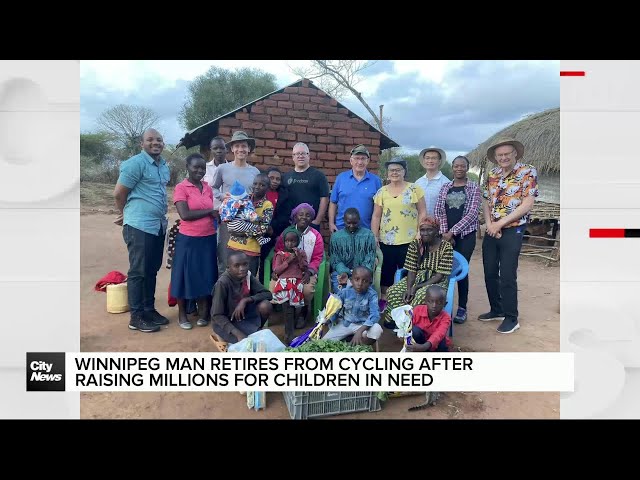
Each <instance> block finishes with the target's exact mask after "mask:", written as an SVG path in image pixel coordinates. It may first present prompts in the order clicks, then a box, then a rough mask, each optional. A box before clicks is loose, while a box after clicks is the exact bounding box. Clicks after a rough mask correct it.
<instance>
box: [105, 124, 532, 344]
mask: <svg viewBox="0 0 640 480" xmlns="http://www.w3.org/2000/svg"><path fill="white" fill-rule="evenodd" d="M141 146H142V152H141V153H140V154H138V155H136V156H134V157H132V158H130V159H129V160H127V161H125V162H123V163H122V165H121V169H120V177H119V179H118V183H117V185H116V188H115V198H116V206H117V208H118V209H119V210H120V211H122V212H123V219H122V224H123V237H124V241H125V243H126V245H127V248H128V252H129V263H130V268H129V272H128V282H127V285H128V293H129V304H130V309H131V320H130V323H129V328H131V329H132V330H139V331H142V332H154V331H158V330H159V329H160V327H161V326H162V325H166V324H167V323H169V320H168V319H167V318H165V317H163V316H162V315H160V314H159V313H158V312H157V311H156V309H155V286H156V275H157V272H158V270H159V268H160V265H161V263H162V255H163V246H164V238H165V234H166V231H167V219H166V214H167V190H166V186H167V183H168V181H169V169H168V167H167V165H166V162H165V161H164V159H163V158H162V156H161V153H162V150H163V148H164V142H163V139H162V136H161V135H160V134H159V133H158V132H157V131H156V130H154V129H149V130H147V131H146V132H145V133H144V135H143V139H142V144H141ZM254 149H255V140H254V139H252V138H250V137H249V136H248V135H247V134H246V133H245V132H242V131H236V132H234V133H233V136H232V138H231V140H230V141H228V142H226V141H225V140H224V138H222V137H215V138H213V139H212V140H211V143H210V152H211V156H210V159H209V161H207V159H205V158H204V157H203V156H202V155H201V154H198V153H194V154H191V155H189V156H188V157H187V158H186V170H187V177H186V178H185V179H184V180H183V181H182V182H180V183H179V184H178V185H176V187H175V190H174V195H173V204H174V205H175V207H176V210H177V213H178V215H179V216H180V226H179V233H178V234H177V236H176V241H175V257H174V259H173V262H172V270H171V288H170V290H171V295H172V296H173V297H175V298H176V299H177V301H178V310H179V314H178V324H179V325H180V326H181V327H182V328H184V329H191V328H192V327H193V325H192V324H191V322H190V320H189V318H188V308H187V305H188V303H189V302H192V303H193V302H195V304H196V305H197V315H198V320H197V322H196V325H198V326H206V325H208V324H209V322H212V328H213V331H214V335H215V336H216V337H217V338H218V339H220V340H221V341H224V342H227V343H234V342H237V341H239V340H241V339H242V338H244V337H246V336H247V335H250V334H251V333H253V332H255V331H257V330H258V329H260V328H262V327H263V326H264V324H265V322H266V321H267V320H268V318H269V315H271V313H272V311H273V305H274V304H280V305H282V306H283V310H284V317H285V336H286V338H285V341H286V342H287V343H288V342H290V341H291V340H292V338H293V335H294V330H295V329H296V328H303V327H304V326H305V324H306V323H307V322H308V320H309V319H310V316H311V314H312V309H311V308H310V306H311V303H312V301H313V297H314V292H315V287H316V284H317V281H318V278H317V275H318V271H319V266H320V264H321V263H322V262H323V261H325V258H326V257H328V264H329V265H330V283H331V290H332V292H333V293H334V294H336V295H338V296H339V297H340V298H341V300H342V303H343V307H342V309H341V310H340V311H339V313H338V314H337V317H338V318H337V319H338V321H337V322H334V324H333V326H332V327H331V329H330V330H329V332H328V333H327V334H326V335H325V337H324V338H329V339H344V338H346V337H352V340H351V341H352V342H354V343H358V344H359V343H366V344H371V343H373V342H375V341H376V340H377V339H378V338H380V335H381V334H382V331H383V330H382V328H381V325H380V323H382V324H383V325H385V326H388V327H391V328H393V327H394V324H393V321H392V318H391V311H392V310H393V309H394V308H396V307H398V306H401V305H405V304H409V305H412V306H413V307H415V313H416V315H417V316H415V318H414V326H415V327H416V328H418V330H419V331H415V332H413V333H414V339H415V341H416V343H417V345H419V346H416V347H412V348H413V349H415V350H420V349H426V350H438V349H442V348H444V345H445V340H446V338H445V336H446V331H447V330H448V326H449V325H450V323H451V321H452V319H451V318H450V317H449V315H448V314H447V313H446V311H443V307H444V304H445V303H446V294H447V289H448V286H449V276H450V274H451V271H452V268H453V254H454V251H457V252H459V253H460V254H461V255H462V256H463V257H464V258H466V260H467V261H470V259H471V255H472V253H473V251H474V249H475V246H476V232H477V230H478V228H479V221H478V218H479V212H480V208H481V207H480V204H481V201H482V200H481V196H482V197H483V198H484V201H482V208H483V212H484V218H485V220H486V225H487V228H486V235H485V237H484V241H483V249H482V250H483V263H484V272H485V283H486V289H487V295H488V297H489V304H490V311H489V312H488V313H486V314H482V315H480V316H479V317H478V319H479V320H482V321H491V320H498V319H499V320H502V322H501V324H500V326H499V327H498V329H497V330H498V332H501V333H511V332H514V331H515V330H517V329H518V328H519V323H518V310H517V305H518V304H517V266H518V256H519V252H520V247H521V245H522V235H523V233H524V228H525V225H526V223H527V220H528V212H529V211H530V210H531V208H532V206H533V203H534V199H535V197H536V196H537V192H538V191H537V174H536V170H535V168H534V167H533V166H531V165H526V164H523V163H520V162H518V160H520V159H521V158H522V156H523V154H524V146H523V145H522V144H521V143H520V142H518V141H516V140H513V139H505V140H503V141H500V142H497V143H495V144H494V145H492V146H491V147H490V148H489V149H488V151H487V157H488V158H489V160H490V161H492V162H494V163H495V164H496V167H495V168H493V169H492V170H491V171H490V172H489V173H488V179H487V182H486V184H485V185H484V188H482V189H481V188H480V187H479V186H478V184H477V183H475V182H473V181H471V180H470V179H469V178H468V176H467V173H468V171H469V160H468V159H467V158H466V157H464V156H459V157H456V158H455V159H454V160H453V162H452V167H453V169H452V170H453V177H454V178H453V179H452V180H450V179H448V178H447V177H446V176H445V175H444V174H443V173H442V172H441V167H442V165H443V163H444V162H445V161H446V154H445V152H444V150H442V149H440V148H435V147H429V148H425V149H424V150H422V152H420V156H419V157H420V161H421V163H422V165H423V167H424V168H425V174H424V176H422V177H421V178H420V179H418V180H417V181H416V182H415V183H411V182H408V181H406V180H405V177H406V174H407V172H408V169H407V163H406V161H405V160H403V159H402V158H393V159H391V160H390V161H388V162H386V164H385V167H386V172H387V178H386V182H385V184H384V185H383V182H382V180H381V178H380V177H379V176H377V175H375V174H373V173H371V172H370V171H368V169H367V165H368V163H369V160H370V158H371V155H370V153H369V151H368V150H367V148H366V147H365V146H364V145H357V146H356V147H354V148H353V149H352V150H351V156H350V163H351V167H352V168H351V170H348V171H345V172H342V173H340V174H339V175H338V176H337V178H336V181H335V184H334V185H333V188H332V189H331V190H330V188H329V184H328V182H327V178H326V177H325V175H324V174H323V173H322V171H321V170H319V169H316V168H314V167H312V166H311V165H310V155H309V147H308V146H307V145H306V144H304V143H297V144H296V145H295V146H294V147H293V151H292V158H293V163H294V169H293V170H292V171H289V172H286V173H283V172H281V171H280V170H279V169H277V168H275V167H272V168H269V169H268V170H266V171H264V172H261V171H259V170H258V169H257V168H256V167H254V166H252V165H250V164H249V163H248V162H247V160H248V158H249V155H250V153H251V152H252V151H253V150H254ZM229 151H230V152H231V153H232V154H233V160H232V161H227V152H229ZM327 213H328V220H329V229H330V231H331V237H330V241H329V251H328V255H325V246H324V241H323V238H322V235H321V234H320V225H321V223H322V221H323V219H325V216H326V215H327ZM272 251H273V255H272V258H273V260H272V261H273V263H272V268H271V272H272V275H271V278H264V271H265V261H266V259H267V258H271V257H270V253H271V252H272ZM399 269H404V270H405V271H406V276H404V277H403V278H402V279H400V280H399V281H397V280H396V274H397V271H398V270H399ZM219 272H223V273H222V274H220V275H219ZM374 272H378V274H379V284H378V282H377V281H376V275H375V274H374ZM265 285H269V288H266V287H265ZM458 285H459V300H458V309H457V312H456V314H455V316H454V318H453V321H454V322H456V323H464V322H465V321H466V319H467V300H468V291H469V287H468V285H469V283H468V277H467V278H465V279H464V280H461V281H460V282H459V283H458ZM378 292H380V295H379V294H378ZM380 296H381V297H382V299H383V302H380V301H379V300H380V298H379V297H380ZM418 317H419V318H421V319H422V320H419V319H418ZM381 320H382V322H381ZM420 332H422V333H420ZM425 346H426V347H425Z"/></svg>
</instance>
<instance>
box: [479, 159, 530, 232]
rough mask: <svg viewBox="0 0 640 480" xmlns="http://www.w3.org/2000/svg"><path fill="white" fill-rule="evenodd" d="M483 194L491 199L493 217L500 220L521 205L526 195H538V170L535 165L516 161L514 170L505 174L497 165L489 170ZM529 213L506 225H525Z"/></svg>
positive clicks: (494, 219) (487, 198)
mask: <svg viewBox="0 0 640 480" xmlns="http://www.w3.org/2000/svg"><path fill="white" fill-rule="evenodd" d="M482 196H483V197H484V198H485V199H486V200H488V201H489V206H490V207H491V218H492V219H493V221H496V220H500V219H501V218H504V217H506V216H507V215H509V214H510V213H512V212H513V211H514V210H515V209H516V208H518V207H519V206H520V204H521V203H522V201H523V200H524V199H525V197H537V196H538V171H537V170H536V169H535V167H534V166H533V165H527V164H524V163H516V164H515V165H514V167H513V170H511V172H509V173H508V174H507V175H504V176H503V173H502V169H501V168H500V167H495V168H493V169H491V171H490V172H489V176H488V178H487V182H486V184H485V185H484V188H483V189H482ZM528 221H529V214H526V215H524V216H523V217H522V218H520V219H518V220H515V221H514V222H512V223H510V224H509V225H506V226H505V228H509V227H517V226H520V225H525V224H526V223H527V222H528Z"/></svg>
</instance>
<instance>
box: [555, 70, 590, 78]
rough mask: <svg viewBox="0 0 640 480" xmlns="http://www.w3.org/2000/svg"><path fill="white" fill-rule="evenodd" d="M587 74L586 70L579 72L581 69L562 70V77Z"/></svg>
mask: <svg viewBox="0 0 640 480" xmlns="http://www.w3.org/2000/svg"><path fill="white" fill-rule="evenodd" d="M585 75H586V72H579V71H568V70H565V71H562V72H560V76H561V77H584V76H585Z"/></svg>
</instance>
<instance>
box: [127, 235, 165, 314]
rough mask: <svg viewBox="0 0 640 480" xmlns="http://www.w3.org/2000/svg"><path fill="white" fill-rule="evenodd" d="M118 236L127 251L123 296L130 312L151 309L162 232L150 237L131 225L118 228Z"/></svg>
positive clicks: (152, 307) (160, 264)
mask: <svg viewBox="0 0 640 480" xmlns="http://www.w3.org/2000/svg"><path fill="white" fill-rule="evenodd" d="M122 237H123V238H124V242H125V243H126V244H127V249H128V250H129V273H128V279H127V293H128V295H129V308H130V309H131V313H132V314H133V313H142V312H145V311H146V312H149V311H152V310H154V309H155V294H156V277H157V275H158V270H160V267H161V266H162V254H163V251H164V237H165V232H163V231H162V227H160V231H159V232H158V235H151V234H150V233H146V232H143V231H142V230H138V229H137V228H134V227H132V226H131V225H125V226H124V227H123V228H122Z"/></svg>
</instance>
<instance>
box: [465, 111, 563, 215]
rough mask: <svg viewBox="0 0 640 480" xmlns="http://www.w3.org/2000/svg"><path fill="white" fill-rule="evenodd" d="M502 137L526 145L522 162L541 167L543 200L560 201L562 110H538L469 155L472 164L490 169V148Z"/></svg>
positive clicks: (540, 182) (539, 181) (540, 180)
mask: <svg viewBox="0 0 640 480" xmlns="http://www.w3.org/2000/svg"><path fill="white" fill-rule="evenodd" d="M501 137H512V138H515V139H516V140H519V141H520V142H522V144H523V145H524V148H525V152H524V157H523V159H522V160H521V161H523V162H526V163H530V164H532V165H533V166H535V167H536V169H537V170H538V184H539V188H540V197H538V200H539V201H542V202H548V203H554V204H559V203H560V109H559V108H552V109H550V110H545V111H544V112H540V113H535V114H533V115H529V116H528V117H526V118H524V119H522V120H520V121H518V122H516V123H514V124H513V125H511V126H509V127H507V128H505V129H503V130H501V131H499V132H498V133H496V134H495V135H492V136H491V137H489V138H488V139H487V140H486V141H485V142H483V143H481V144H480V145H478V147H476V148H475V149H474V150H472V151H471V152H469V153H468V154H467V157H468V158H469V161H470V162H471V166H473V167H479V168H480V172H481V174H483V173H484V171H485V170H486V165H487V157H486V155H487V148H488V147H489V146H490V145H491V144H492V143H493V142H495V141H496V140H497V139H498V138H501Z"/></svg>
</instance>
